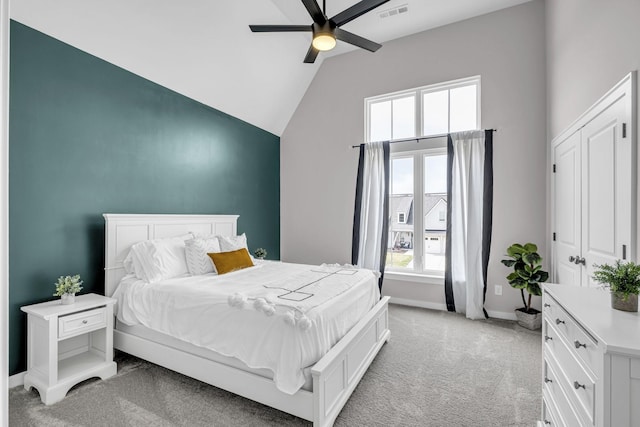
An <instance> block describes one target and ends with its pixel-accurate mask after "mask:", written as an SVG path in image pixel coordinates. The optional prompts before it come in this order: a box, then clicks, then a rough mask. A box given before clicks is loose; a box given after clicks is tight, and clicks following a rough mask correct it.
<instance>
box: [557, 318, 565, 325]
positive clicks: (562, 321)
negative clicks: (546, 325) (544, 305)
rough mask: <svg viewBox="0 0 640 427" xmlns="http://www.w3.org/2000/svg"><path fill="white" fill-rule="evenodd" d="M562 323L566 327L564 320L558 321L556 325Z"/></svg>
mask: <svg viewBox="0 0 640 427" xmlns="http://www.w3.org/2000/svg"><path fill="white" fill-rule="evenodd" d="M560 323H562V324H563V325H564V320H560V319H556V325H559V324H560Z"/></svg>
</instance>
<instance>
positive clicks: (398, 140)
mask: <svg viewBox="0 0 640 427" xmlns="http://www.w3.org/2000/svg"><path fill="white" fill-rule="evenodd" d="M485 130H488V131H491V132H498V129H485ZM448 135H449V134H448V133H441V134H439V135H429V136H421V137H419V138H405V139H394V140H393V141H389V144H395V143H396V142H411V141H415V142H416V143H418V142H420V141H423V140H425V139H435V138H446V137H447V136H448ZM363 144H366V142H364V143H363ZM360 145H362V144H360ZM360 145H352V146H351V148H359V147H360Z"/></svg>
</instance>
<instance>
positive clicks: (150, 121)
mask: <svg viewBox="0 0 640 427" xmlns="http://www.w3.org/2000/svg"><path fill="white" fill-rule="evenodd" d="M141 54H142V53H141ZM211 84H213V85H215V84H224V82H216V81H212V82H211ZM247 108H251V106H250V105H247ZM9 112H10V119H9V120H10V124H9V133H10V135H9V169H10V171H9V227H10V236H9V268H10V271H9V349H10V354H9V372H10V374H16V373H18V372H21V371H23V370H25V369H26V315H25V314H24V313H22V312H21V311H20V307H21V306H23V305H26V304H32V303H37V302H42V301H46V300H51V299H53V298H54V297H53V296H52V294H53V292H54V286H53V283H54V282H55V280H56V279H57V277H58V276H61V275H68V274H69V275H70V274H80V275H81V276H82V278H83V279H84V281H85V284H84V290H83V291H82V293H88V292H96V293H103V292H104V272H103V268H104V220H103V218H102V214H103V213H105V212H111V213H189V214H239V215H240V219H239V222H238V229H239V232H240V233H242V232H246V233H247V237H248V240H249V247H250V249H251V250H253V249H255V248H256V247H264V248H266V249H267V250H268V252H269V258H279V253H280V139H279V138H278V137H277V136H275V135H273V134H271V133H269V132H266V131H264V130H262V129H259V128H257V127H255V126H252V125H250V124H248V123H246V122H243V121H241V120H239V119H236V118H234V117H231V116H229V115H227V114H224V113H222V112H220V111H217V110H215V109H213V108H210V107H207V106H205V105H203V104H201V103H198V102H196V101H194V100H192V99H190V98H187V97H185V96H182V95H179V94H177V93H175V92H173V91H171V90H169V89H167V88H164V87H162V86H159V85H157V84H155V83H153V82H150V81H148V80H145V79H144V78H141V77H139V76H137V75H135V74H132V73H130V72H128V71H125V70H123V69H122V68H119V67H116V66H114V65H112V64H110V63H108V62H105V61H103V60H101V59H98V58H96V57H94V56H92V55H89V54H87V53H85V52H82V51H80V50H78V49H75V48H73V47H71V46H69V45H67V44H65V43H62V42H60V41H58V40H55V39H53V38H51V37H49V36H46V35H44V34H42V33H40V32H38V31H36V30H33V29H31V28H29V27H26V26H24V25H22V24H20V23H18V22H15V21H12V22H11V57H10V109H9Z"/></svg>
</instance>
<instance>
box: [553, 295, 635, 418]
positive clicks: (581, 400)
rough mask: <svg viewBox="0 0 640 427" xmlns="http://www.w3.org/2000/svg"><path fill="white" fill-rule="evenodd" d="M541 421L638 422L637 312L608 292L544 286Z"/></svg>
mask: <svg viewBox="0 0 640 427" xmlns="http://www.w3.org/2000/svg"><path fill="white" fill-rule="evenodd" d="M542 303H543V313H544V317H543V324H542V340H543V346H542V347H543V352H542V353H543V361H542V376H543V386H542V396H543V404H542V422H541V424H542V425H544V426H596V427H624V426H634V427H640V316H639V315H638V313H627V312H623V311H618V310H613V309H612V308H611V303H610V294H609V292H608V291H606V290H604V289H600V288H582V287H574V286H568V285H553V284H547V285H545V286H544V294H543V297H542Z"/></svg>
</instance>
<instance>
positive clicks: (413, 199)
mask: <svg viewBox="0 0 640 427" xmlns="http://www.w3.org/2000/svg"><path fill="white" fill-rule="evenodd" d="M479 105H480V78H479V77H473V78H468V79H463V80H457V81H454V82H448V83H443V84H438V85H432V86H425V87H420V88H415V89H411V90H408V91H403V92H397V93H393V94H388V95H381V96H377V97H373V98H368V99H366V100H365V133H366V137H367V141H383V140H391V141H394V140H402V139H408V138H416V137H423V136H433V138H429V139H424V140H421V141H420V142H419V143H418V144H416V143H415V142H414V141H411V142H401V143H397V144H393V145H391V191H390V196H389V198H390V200H389V208H390V212H396V213H397V216H396V218H391V219H390V224H389V236H388V242H389V244H388V247H387V269H388V270H389V271H399V272H406V273H413V274H422V275H428V276H439V277H441V276H444V264H445V262H444V256H445V255H444V254H445V249H446V238H445V236H446V230H447V217H446V216H447V150H446V138H445V137H444V136H443V135H444V134H447V133H449V132H457V131H462V130H472V129H477V128H478V127H479V125H480V108H479ZM393 219H395V220H396V221H393ZM421 230H424V235H423V236H420V234H421V233H420V231H421ZM416 233H418V234H417V235H416Z"/></svg>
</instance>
